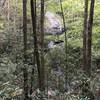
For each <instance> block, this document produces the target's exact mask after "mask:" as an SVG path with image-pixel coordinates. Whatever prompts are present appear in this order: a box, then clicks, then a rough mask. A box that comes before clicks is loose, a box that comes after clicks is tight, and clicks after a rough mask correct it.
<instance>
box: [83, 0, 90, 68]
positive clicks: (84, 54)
mask: <svg viewBox="0 0 100 100" xmlns="http://www.w3.org/2000/svg"><path fill="white" fill-rule="evenodd" d="M88 3H89V1H88V0H85V4H84V29H83V66H82V67H83V69H84V70H86V67H87V66H86V57H87V56H86V54H87V53H86V47H87V41H86V40H87V25H88Z"/></svg>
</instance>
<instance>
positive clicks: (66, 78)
mask: <svg viewBox="0 0 100 100" xmlns="http://www.w3.org/2000/svg"><path fill="white" fill-rule="evenodd" d="M60 7H61V12H62V18H63V27H64V29H66V23H65V17H64V11H63V6H62V1H61V0H60ZM64 36H65V64H66V65H65V67H66V68H65V69H66V75H65V81H66V82H65V84H66V87H65V88H66V90H67V85H68V76H67V72H68V48H67V45H68V43H67V42H68V39H67V33H66V31H65V35H64Z"/></svg>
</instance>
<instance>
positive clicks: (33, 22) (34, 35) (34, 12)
mask: <svg viewBox="0 0 100 100" xmlns="http://www.w3.org/2000/svg"><path fill="white" fill-rule="evenodd" d="M30 4H31V18H32V27H33V38H34V58H35V59H36V65H37V69H38V84H39V88H40V85H41V80H40V79H41V73H40V57H39V52H38V45H37V34H36V0H35V1H34V0H31V3H30Z"/></svg>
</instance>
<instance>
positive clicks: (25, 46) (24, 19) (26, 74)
mask: <svg viewBox="0 0 100 100" xmlns="http://www.w3.org/2000/svg"><path fill="white" fill-rule="evenodd" d="M23 35H24V36H23V43H24V64H26V63H27V54H26V51H27V0H23ZM23 76H24V100H28V71H27V68H26V65H25V66H24V68H23Z"/></svg>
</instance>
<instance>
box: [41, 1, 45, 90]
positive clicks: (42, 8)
mask: <svg viewBox="0 0 100 100" xmlns="http://www.w3.org/2000/svg"><path fill="white" fill-rule="evenodd" d="M40 33H41V34H40V37H41V79H40V90H41V91H44V90H45V86H44V85H45V84H44V82H45V75H44V73H45V71H44V0H41V32H40Z"/></svg>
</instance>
